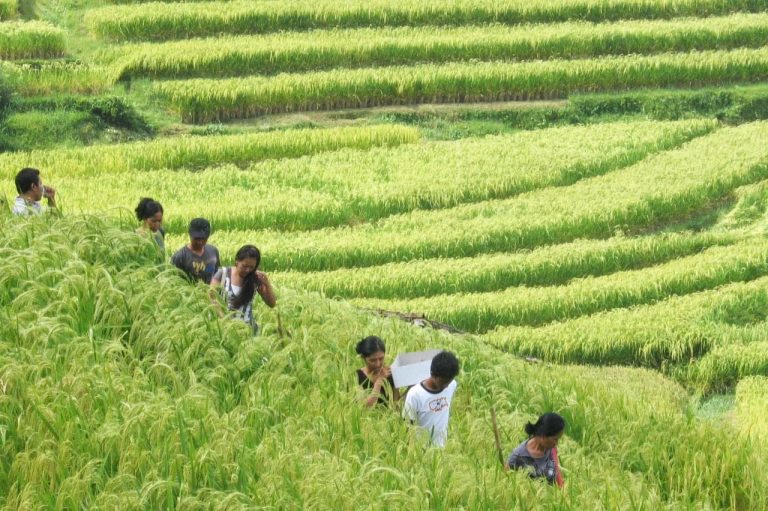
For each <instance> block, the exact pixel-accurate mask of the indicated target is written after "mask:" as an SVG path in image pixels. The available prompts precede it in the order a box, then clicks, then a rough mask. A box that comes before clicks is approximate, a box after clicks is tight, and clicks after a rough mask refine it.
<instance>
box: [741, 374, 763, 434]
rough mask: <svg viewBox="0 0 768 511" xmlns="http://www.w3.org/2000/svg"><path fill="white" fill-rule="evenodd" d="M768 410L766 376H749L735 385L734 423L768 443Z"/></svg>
mask: <svg viewBox="0 0 768 511" xmlns="http://www.w3.org/2000/svg"><path fill="white" fill-rule="evenodd" d="M766 411H768V378H766V377H765V376H751V377H749V378H744V379H743V380H741V381H740V382H739V384H738V385H737V386H736V423H737V425H738V426H739V428H741V430H742V431H743V432H745V433H747V434H748V435H750V436H752V437H754V438H756V439H757V440H758V441H760V442H763V444H764V445H765V444H766V443H768V427H766V424H765V414H766Z"/></svg>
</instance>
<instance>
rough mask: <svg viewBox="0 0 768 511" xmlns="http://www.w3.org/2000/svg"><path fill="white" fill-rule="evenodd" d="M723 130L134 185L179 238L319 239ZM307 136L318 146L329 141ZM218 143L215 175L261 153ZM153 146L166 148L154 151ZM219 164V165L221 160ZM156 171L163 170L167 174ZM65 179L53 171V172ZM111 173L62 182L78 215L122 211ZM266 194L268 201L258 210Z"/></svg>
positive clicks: (153, 179)
mask: <svg viewBox="0 0 768 511" xmlns="http://www.w3.org/2000/svg"><path fill="white" fill-rule="evenodd" d="M715 127H716V126H715V124H714V123H713V122H710V121H685V122H680V123H654V122H650V123H645V122H639V123H611V124H605V125H597V126H590V127H569V128H556V129H552V130H547V131H538V132H520V133H516V134H514V135H509V136H498V137H486V138H483V139H468V140H467V139H465V140H461V141H455V142H429V143H422V144H404V145H403V146H401V147H399V148H392V147H380V148H373V149H370V150H362V149H364V148H365V146H364V145H363V144H350V146H351V147H353V149H352V148H351V149H346V150H340V151H334V152H328V153H327V154H317V152H315V151H311V152H310V154H311V157H307V158H298V159H294V160H291V161H288V160H286V159H282V160H280V159H275V160H271V161H258V159H257V158H255V157H254V161H255V162H254V164H252V165H250V166H249V167H246V168H244V169H241V168H236V167H233V166H226V167H224V166H216V167H212V168H209V169H206V170H203V171H197V170H196V169H195V167H192V165H190V164H191V163H192V159H191V157H189V156H187V157H185V158H184V159H183V160H182V161H184V162H185V163H186V164H187V167H188V168H190V167H192V168H193V169H195V170H190V171H184V172H179V171H178V170H167V171H161V172H147V173H144V174H141V175H134V176H133V177H132V182H131V185H130V186H129V187H128V190H131V191H134V190H135V192H136V193H137V194H140V193H142V192H141V190H148V189H152V190H153V196H154V197H155V198H157V199H158V200H161V202H162V203H163V204H164V205H165V207H167V208H168V209H169V210H170V211H173V212H174V215H172V216H171V215H169V218H168V223H167V227H168V229H169V230H170V231H176V232H183V231H185V230H186V223H187V221H188V219H189V218H192V217H195V216H199V215H203V216H206V218H209V219H210V220H211V221H212V222H213V223H214V226H215V228H216V230H230V229H235V230H243V229H257V228H269V229H273V230H283V231H285V230H304V229H316V228H322V227H329V226H332V225H344V224H359V223H360V222H363V221H374V220H378V219H380V218H382V217H386V216H389V215H393V214H397V213H405V212H409V211H412V210H414V209H439V208H446V207H452V206H456V205H458V204H463V203H468V202H476V201H479V200H486V199H492V198H507V197H511V196H514V195H517V194H520V193H522V192H525V191H529V190H532V189H538V188H544V187H548V186H564V185H567V184H570V183H573V182H575V181H578V180H579V179H583V178H585V177H588V176H594V175H600V174H605V173H608V172H610V171H613V170H615V169H616V168H618V167H621V166H626V165H629V164H631V163H634V162H636V161H638V160H640V159H642V158H643V157H645V156H647V155H648V154H649V153H653V152H656V151H659V150H663V149H670V148H672V147H675V146H677V145H679V144H682V143H684V142H685V141H688V140H690V139H691V138H695V137H697V136H702V135H705V134H707V133H710V132H711V131H712V130H713V129H714V128H715ZM308 133H310V134H316V136H318V137H319V136H321V133H323V132H321V131H314V132H312V131H310V132H308ZM325 133H326V134H325V135H322V136H323V137H324V138H323V140H325V137H326V136H327V137H328V139H329V140H333V138H334V137H333V136H331V134H330V133H328V132H325ZM331 133H332V132H331ZM344 133H356V134H359V135H358V136H359V137H361V139H363V140H364V138H365V134H366V133H370V132H369V131H366V130H364V129H362V128H355V129H352V128H347V129H346V131H344ZM373 133H382V134H387V138H389V137H390V136H391V137H392V138H393V139H394V138H395V133H398V130H393V129H390V128H386V127H383V126H382V127H379V128H376V129H375V130H374V131H373ZM402 134H403V140H404V141H407V140H408V138H409V137H410V136H411V134H415V132H414V131H409V130H408V129H405V128H403V129H402ZM301 135H303V133H299V136H289V135H286V136H285V137H282V138H281V140H284V141H287V142H283V143H284V144H285V147H286V151H288V150H290V147H291V144H294V143H296V144H300V145H303V144H306V143H307V139H306V138H305V137H304V136H301ZM219 140H220V141H219V142H216V146H215V147H216V149H215V150H209V151H208V153H206V158H207V161H208V162H209V164H213V163H224V162H227V161H232V162H234V163H239V162H237V161H236V160H234V158H232V157H231V156H230V155H229V151H225V150H224V148H225V147H226V145H225V144H224V143H222V141H221V140H231V141H232V142H233V147H236V148H237V150H238V151H240V150H241V149H240V148H241V147H244V148H246V149H247V153H246V154H245V155H252V154H254V151H253V150H252V148H251V146H249V145H247V144H242V143H241V142H240V140H242V139H241V138H229V139H219ZM251 140H252V139H251ZM385 140H386V139H384V141H385ZM212 143H213V142H212ZM384 145H392V144H386V143H384ZM152 147H158V145H157V144H155V143H153V145H152ZM162 147H163V148H164V149H163V151H165V152H167V153H170V154H173V155H176V154H177V153H180V152H181V151H180V150H179V149H178V148H177V145H176V146H171V145H163V146H162ZM339 147H341V144H339ZM91 151H92V150H91ZM99 151H100V150H99ZM209 153H210V154H209ZM182 154H183V153H182ZM214 154H218V155H219V156H217V157H213V155H214ZM299 154H300V153H299ZM245 155H243V156H245ZM297 155H298V154H297ZM130 157H133V156H130ZM245 160H246V159H245V158H243V161H245ZM153 166H154V167H157V168H161V167H162V166H161V165H158V164H157V163H154V164H153ZM164 166H168V167H171V168H173V167H176V165H170V164H167V165H164ZM58 168H59V166H57V165H52V166H51V170H52V171H54V172H56V171H57V169H58ZM150 168H151V167H150ZM105 174H106V172H104V171H102V172H101V175H100V177H99V179H98V180H93V179H92V178H91V177H90V176H82V175H79V174H77V175H75V176H73V177H69V175H70V174H69V173H64V177H60V176H61V174H60V173H58V172H57V173H56V174H55V175H54V177H55V178H56V184H57V186H58V187H59V188H58V189H59V190H60V191H61V193H62V197H64V196H66V197H67V203H68V204H83V205H84V206H83V209H84V210H86V211H94V210H101V209H102V208H107V207H111V206H113V205H115V204H121V203H123V204H124V203H125V200H126V197H125V196H126V191H127V190H126V186H125V185H124V184H123V183H122V181H123V179H124V177H123V176H122V175H121V174H120V173H115V174H113V175H112V176H106V175H105ZM224 184H226V186H224ZM200 190H205V191H206V192H205V194H206V198H207V201H206V203H205V204H200V202H199V201H195V200H190V197H194V196H196V195H198V194H199V193H200ZM267 190H268V192H267ZM265 193H268V194H269V200H260V198H262V197H264V194H265Z"/></svg>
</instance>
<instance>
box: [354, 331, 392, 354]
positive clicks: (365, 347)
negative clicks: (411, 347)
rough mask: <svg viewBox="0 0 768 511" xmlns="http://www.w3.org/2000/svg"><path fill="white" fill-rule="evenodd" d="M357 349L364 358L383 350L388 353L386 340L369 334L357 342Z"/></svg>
mask: <svg viewBox="0 0 768 511" xmlns="http://www.w3.org/2000/svg"><path fill="white" fill-rule="evenodd" d="M355 351H356V352H357V354H358V355H360V356H361V357H363V358H366V357H370V356H371V355H373V354H374V353H378V352H382V353H386V352H387V348H386V347H385V346H384V341H382V340H381V339H380V338H379V337H376V336H375V335H369V336H368V337H366V338H364V339H362V340H361V341H360V342H358V343H357V346H356V347H355Z"/></svg>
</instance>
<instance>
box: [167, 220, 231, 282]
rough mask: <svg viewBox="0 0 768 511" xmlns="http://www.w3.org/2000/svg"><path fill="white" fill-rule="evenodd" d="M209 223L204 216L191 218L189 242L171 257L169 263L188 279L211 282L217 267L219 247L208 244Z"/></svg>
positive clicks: (209, 234) (219, 264)
mask: <svg viewBox="0 0 768 511" xmlns="http://www.w3.org/2000/svg"><path fill="white" fill-rule="evenodd" d="M210 236H211V223H210V222H209V221H208V220H206V219H205V218H193V219H192V221H191V222H189V244H188V245H186V246H184V247H181V248H180V249H179V250H177V251H176V253H175V254H173V257H171V263H173V265H174V266H176V267H177V268H179V269H180V270H182V271H183V272H184V273H186V274H187V276H188V277H189V279H190V280H192V281H198V280H201V281H203V282H205V283H206V284H210V283H211V277H213V274H214V273H216V270H218V269H219V267H220V266H221V263H220V262H219V260H220V258H219V249H217V248H216V247H214V246H213V245H208V238H209V237H210Z"/></svg>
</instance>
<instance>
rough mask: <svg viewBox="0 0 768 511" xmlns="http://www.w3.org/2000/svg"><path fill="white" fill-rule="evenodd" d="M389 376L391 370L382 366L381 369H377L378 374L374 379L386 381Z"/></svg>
mask: <svg viewBox="0 0 768 511" xmlns="http://www.w3.org/2000/svg"><path fill="white" fill-rule="evenodd" d="M391 375H392V369H390V368H389V366H383V367H382V368H381V369H379V372H378V373H376V379H377V380H386V379H387V378H389V377H390V376H391Z"/></svg>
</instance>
